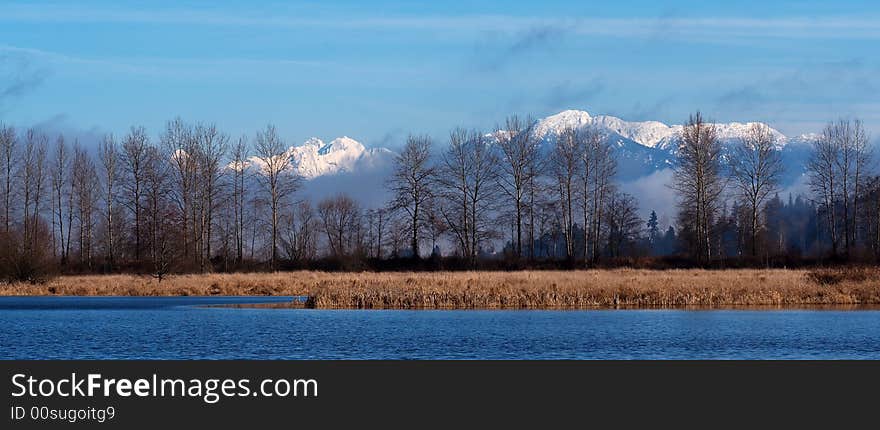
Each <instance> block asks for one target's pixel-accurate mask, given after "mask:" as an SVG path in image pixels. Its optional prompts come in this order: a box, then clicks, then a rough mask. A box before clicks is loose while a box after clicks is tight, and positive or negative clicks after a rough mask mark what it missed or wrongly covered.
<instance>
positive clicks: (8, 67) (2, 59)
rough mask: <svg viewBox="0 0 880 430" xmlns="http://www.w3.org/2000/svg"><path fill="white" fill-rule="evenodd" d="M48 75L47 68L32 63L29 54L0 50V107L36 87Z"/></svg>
mask: <svg viewBox="0 0 880 430" xmlns="http://www.w3.org/2000/svg"><path fill="white" fill-rule="evenodd" d="M48 75H49V69H47V68H45V67H41V66H39V65H36V64H34V61H33V59H32V56H31V55H28V54H27V53H24V52H16V51H10V52H6V51H3V50H0V109H2V108H3V107H4V105H5V104H7V101H8V100H10V99H13V98H17V97H21V96H22V95H24V94H26V93H28V92H29V91H31V90H33V89H34V88H36V87H38V86H39V85H40V84H42V83H43V81H44V80H45V79H46V77H47V76H48Z"/></svg>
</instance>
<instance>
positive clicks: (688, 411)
mask: <svg viewBox="0 0 880 430" xmlns="http://www.w3.org/2000/svg"><path fill="white" fill-rule="evenodd" d="M0 366H2V368H3V383H2V384H0V386H2V389H3V391H4V393H5V398H6V404H7V408H6V410H5V411H4V415H5V419H4V421H3V422H4V425H3V426H2V428H4V429H17V428H47V427H58V428H91V427H100V428H157V427H168V428H180V427H183V426H193V427H192V428H255V426H257V425H266V424H274V425H278V426H284V427H285V428H294V427H303V426H306V427H310V426H317V427H319V428H327V427H330V428H338V427H340V426H342V425H364V426H368V427H370V428H372V427H376V426H381V427H406V428H413V427H416V428H418V427H420V426H421V425H422V424H431V425H432V426H437V425H442V426H448V427H450V428H462V427H464V428H467V427H473V425H476V424H477V423H483V424H487V425H492V428H495V427H498V426H501V425H515V426H517V427H521V426H533V427H536V428H554V427H558V426H561V425H562V424H570V423H573V424H579V425H580V426H591V425H595V424H600V423H606V424H610V423H617V424H631V425H634V424H637V423H641V424H644V425H652V426H658V425H678V424H682V423H686V422H691V423H694V424H699V423H700V422H703V423H704V424H705V425H706V426H708V427H714V426H715V424H718V423H721V422H724V423H731V422H733V423H742V424H743V425H748V424H755V423H759V422H760V423H763V424H769V423H770V422H777V423H779V424H785V426H786V427H789V426H791V425H792V424H794V423H809V424H814V425H815V424H817V423H821V422H822V421H827V423H828V424H830V425H833V427H835V428H840V425H841V424H842V423H846V422H858V421H861V420H870V419H871V416H872V415H873V411H874V410H875V409H876V405H877V403H878V402H877V400H876V399H875V398H874V395H873V389H874V387H876V386H877V385H878V384H877V383H878V382H880V363H878V362H599V361H564V362H557V361H529V362H524V361H501V362H498V361H295V362H292V361H213V362H202V361H4V362H0ZM700 420H702V421H700ZM706 420H708V421H706ZM169 426H170V427H169ZM548 426H549V427H548Z"/></svg>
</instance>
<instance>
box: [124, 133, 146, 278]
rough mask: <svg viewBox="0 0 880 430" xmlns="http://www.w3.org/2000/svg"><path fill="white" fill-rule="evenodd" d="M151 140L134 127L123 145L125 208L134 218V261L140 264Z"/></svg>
mask: <svg viewBox="0 0 880 430" xmlns="http://www.w3.org/2000/svg"><path fill="white" fill-rule="evenodd" d="M149 146H150V145H149V138H148V137H147V130H146V129H145V128H144V127H132V128H131V130H130V131H129V133H128V134H127V135H126V136H125V138H124V140H123V143H122V161H123V164H124V167H125V173H126V181H125V183H124V186H123V189H124V192H125V198H124V200H123V202H124V204H125V206H126V207H127V208H128V210H129V211H131V214H132V217H133V218H134V260H135V261H136V262H140V259H141V247H142V237H141V235H142V233H143V230H142V229H143V220H142V216H143V203H144V202H143V200H144V181H145V170H146V163H147V157H148V156H149V154H148V148H149Z"/></svg>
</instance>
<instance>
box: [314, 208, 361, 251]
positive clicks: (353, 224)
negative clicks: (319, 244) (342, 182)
mask: <svg viewBox="0 0 880 430" xmlns="http://www.w3.org/2000/svg"><path fill="white" fill-rule="evenodd" d="M318 216H319V218H320V220H321V225H322V227H323V230H324V233H325V234H326V235H327V244H328V246H329V247H330V252H331V255H333V256H334V257H337V258H338V257H346V256H349V255H351V254H353V253H354V252H355V251H357V250H358V248H359V243H358V242H359V241H358V230H359V229H360V221H361V212H360V207H359V205H358V204H357V202H355V201H354V200H353V199H352V198H351V197H349V196H347V195H345V194H339V195H337V196H335V197H329V198H327V199H324V200H322V201H321V202H320V203H319V204H318Z"/></svg>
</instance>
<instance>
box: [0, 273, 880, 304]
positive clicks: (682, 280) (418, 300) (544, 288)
mask: <svg viewBox="0 0 880 430" xmlns="http://www.w3.org/2000/svg"><path fill="white" fill-rule="evenodd" d="M0 296H105V297H106V296H121V297H142V296H144V297H148V296H172V297H173V296H177V297H186V296H207V297H212V296H213V297H216V296H298V297H306V300H305V302H304V303H302V304H299V303H297V304H290V305H289V306H288V307H303V308H313V309H620V308H637V309H651V308H654V309H658V308H659V309H674V308H687V307H695V308H708V309H715V308H723V307H741V306H761V307H766V306H775V307H785V308H790V307H798V306H827V305H834V306H838V305H843V306H875V305H876V306H880V268H855V269H853V268H849V269H814V270H806V269H729V270H702V269H674V270H645V269H595V270H575V271H515V272H480V271H472V272H355V273H331V272H313V271H300V272H275V273H249V274H201V275H177V276H173V277H171V278H169V279H167V280H165V281H163V282H162V283H157V282H156V281H155V280H154V279H152V278H150V277H145V276H135V275H84V276H60V277H57V278H55V279H53V280H51V281H49V282H47V283H45V284H37V285H30V284H6V285H0Z"/></svg>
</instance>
